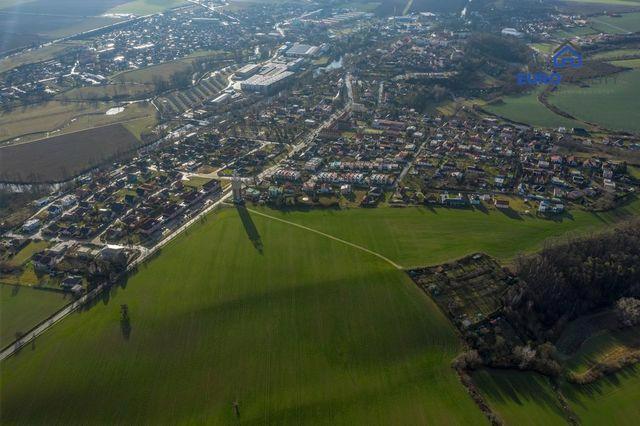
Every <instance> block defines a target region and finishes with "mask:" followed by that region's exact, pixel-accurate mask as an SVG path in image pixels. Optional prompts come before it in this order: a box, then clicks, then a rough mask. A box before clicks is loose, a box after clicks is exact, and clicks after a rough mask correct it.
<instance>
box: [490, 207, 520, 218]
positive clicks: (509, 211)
mask: <svg viewBox="0 0 640 426" xmlns="http://www.w3.org/2000/svg"><path fill="white" fill-rule="evenodd" d="M496 210H498V211H499V212H500V213H502V214H503V215H505V216H507V217H508V218H510V219H514V220H524V219H523V218H522V216H520V213H518V212H517V211H515V210H514V209H512V208H511V207H509V208H507V209H496Z"/></svg>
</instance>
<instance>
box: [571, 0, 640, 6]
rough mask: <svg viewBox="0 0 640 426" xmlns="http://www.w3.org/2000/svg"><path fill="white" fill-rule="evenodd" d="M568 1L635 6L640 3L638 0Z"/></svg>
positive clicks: (573, 0)
mask: <svg viewBox="0 0 640 426" xmlns="http://www.w3.org/2000/svg"><path fill="white" fill-rule="evenodd" d="M569 1H570V2H575V3H598V4H602V5H603V6H606V5H608V4H611V5H621V6H637V5H638V3H640V2H639V1H638V0H569Z"/></svg>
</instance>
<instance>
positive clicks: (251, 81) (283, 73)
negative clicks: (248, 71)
mask: <svg viewBox="0 0 640 426" xmlns="http://www.w3.org/2000/svg"><path fill="white" fill-rule="evenodd" d="M293 75H294V72H292V71H289V70H288V67H287V64H285V63H281V62H270V63H268V64H266V65H265V66H263V67H262V68H261V69H260V71H259V72H258V73H257V74H254V75H252V76H251V77H249V78H247V79H246V80H244V81H243V82H242V83H240V88H241V89H242V90H243V91H247V92H259V93H264V94H268V93H273V92H274V91H276V90H278V89H280V88H282V87H283V86H284V85H285V84H286V83H287V82H288V81H289V80H290V79H291V77H292V76H293Z"/></svg>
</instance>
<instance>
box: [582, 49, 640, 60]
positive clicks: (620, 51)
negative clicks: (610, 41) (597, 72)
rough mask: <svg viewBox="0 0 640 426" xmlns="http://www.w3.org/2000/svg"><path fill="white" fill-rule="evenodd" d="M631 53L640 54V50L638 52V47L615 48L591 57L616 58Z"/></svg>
mask: <svg viewBox="0 0 640 426" xmlns="http://www.w3.org/2000/svg"><path fill="white" fill-rule="evenodd" d="M629 55H633V56H638V55H640V52H638V50H637V49H615V50H608V51H605V52H599V53H596V54H595V55H593V56H590V57H589V59H616V58H620V57H625V56H629Z"/></svg>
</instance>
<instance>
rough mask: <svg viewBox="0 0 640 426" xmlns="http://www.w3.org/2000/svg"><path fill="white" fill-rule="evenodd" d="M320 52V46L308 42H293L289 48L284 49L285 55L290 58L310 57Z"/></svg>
mask: <svg viewBox="0 0 640 426" xmlns="http://www.w3.org/2000/svg"><path fill="white" fill-rule="evenodd" d="M319 52H320V47H318V46H312V45H309V44H302V43H293V46H291V47H290V48H289V49H287V50H286V51H285V53H284V54H285V55H286V56H290V57H292V58H312V57H314V56H317V55H318V53H319Z"/></svg>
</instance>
